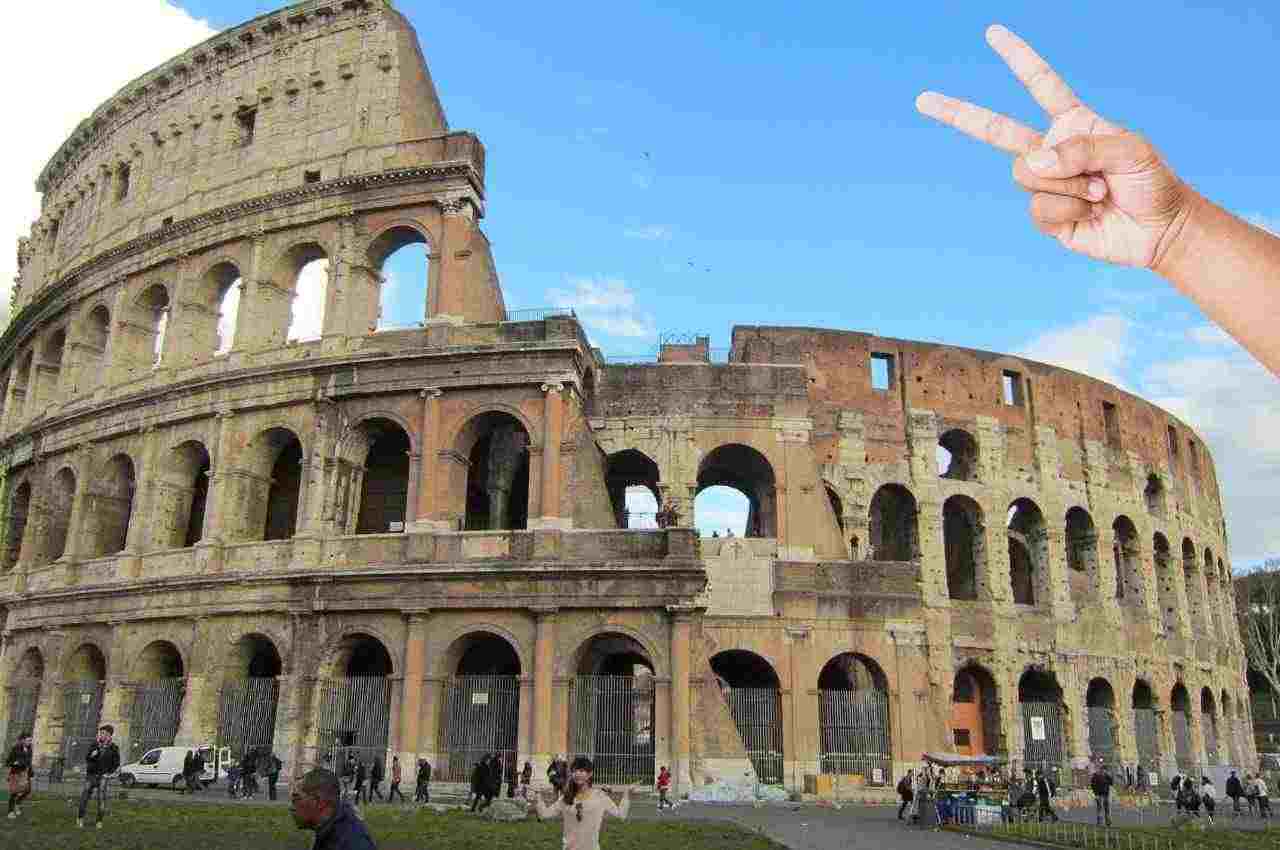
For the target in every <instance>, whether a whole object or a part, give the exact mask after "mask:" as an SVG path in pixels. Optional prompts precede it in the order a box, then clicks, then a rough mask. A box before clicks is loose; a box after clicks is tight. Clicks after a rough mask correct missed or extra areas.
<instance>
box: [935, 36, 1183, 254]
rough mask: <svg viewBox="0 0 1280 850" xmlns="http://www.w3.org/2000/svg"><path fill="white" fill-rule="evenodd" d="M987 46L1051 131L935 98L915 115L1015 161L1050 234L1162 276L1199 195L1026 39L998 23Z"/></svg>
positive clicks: (1035, 218)
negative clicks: (1086, 99) (1083, 98)
mask: <svg viewBox="0 0 1280 850" xmlns="http://www.w3.org/2000/svg"><path fill="white" fill-rule="evenodd" d="M987 43H988V44H990V45H991V47H992V49H994V50H995V51H996V52H997V53H999V54H1000V56H1001V58H1002V59H1004V61H1005V64H1007V65H1008V66H1009V69H1010V70H1011V71H1013V73H1014V75H1015V76H1017V78H1018V79H1019V80H1021V81H1022V84H1023V85H1024V86H1026V88H1027V91H1029V92H1030V93H1031V96H1032V97H1033V98H1035V100H1036V102H1037V103H1039V104H1040V106H1041V107H1043V108H1044V110H1045V112H1047V113H1048V114H1049V117H1050V119H1051V123H1050V125H1049V130H1048V132H1046V133H1045V134H1043V135H1041V134H1040V133H1038V132H1036V131H1035V130H1032V129H1031V128H1030V127H1027V126H1025V125H1023V124H1020V123H1018V122H1017V121H1014V120H1013V119H1011V118H1009V117H1007V116H1005V115H1001V114H999V113H996V112H992V111H991V110H989V109H984V108H983V107H981V106H976V105H975V104H972V103H968V102H966V101H963V100H956V99H955V98H951V97H947V96H946V95H942V94H938V93H937V92H932V91H926V92H924V93H922V94H921V95H920V96H919V97H917V98H916V108H917V109H918V110H920V112H921V113H923V114H924V115H927V116H929V117H930V118H934V119H936V120H938V121H941V122H942V123H944V124H950V125H951V126H952V127H955V128H956V129H957V130H960V131H961V132H963V133H966V134H967V135H970V136H973V137H974V138H975V139H978V140H979V141H983V142H986V143H987V144H989V145H992V146H993V147H997V148H1000V149H1001V150H1004V151H1008V152H1009V153H1012V154H1014V155H1015V157H1016V158H1015V159H1014V164H1013V179H1014V180H1015V181H1017V182H1018V183H1019V184H1020V185H1021V186H1022V187H1023V188H1025V189H1026V190H1027V191H1029V192H1031V209H1030V213H1031V219H1032V222H1033V223H1034V224H1035V226H1036V228H1037V229H1039V230H1040V231H1041V232H1042V233H1044V234H1046V235H1048V236H1052V237H1054V238H1056V239H1057V240H1058V241H1059V242H1061V243H1062V244H1063V245H1064V246H1066V247H1067V248H1069V249H1071V250H1072V251H1076V252H1079V253H1081V254H1085V255H1087V256H1090V257H1094V258H1096V259H1099V260H1108V261H1110V262H1114V263H1121V264H1123V265H1129V266H1140V267H1144V268H1152V269H1155V268H1156V267H1157V266H1158V265H1159V263H1160V261H1161V259H1162V258H1163V257H1164V256H1165V254H1166V253H1167V252H1168V250H1169V247H1170V245H1172V243H1173V242H1174V240H1175V239H1176V237H1177V235H1178V233H1179V231H1180V230H1181V228H1182V225H1183V224H1184V223H1185V221H1186V218H1187V216H1188V215H1189V214H1190V208H1191V204H1192V199H1193V198H1194V197H1195V193H1194V192H1193V191H1192V190H1191V189H1190V188H1189V187H1188V186H1187V185H1186V184H1184V183H1183V182H1182V181H1181V180H1179V179H1178V177H1177V175H1175V174H1174V173H1173V171H1172V170H1170V168H1169V166H1168V165H1167V164H1166V163H1165V162H1164V159H1163V158H1162V157H1161V156H1160V154H1159V153H1158V152H1157V151H1156V149H1155V148H1153V147H1152V146H1151V145H1150V143H1148V142H1147V141H1146V140H1145V139H1143V138H1142V137H1141V136H1139V135H1137V134H1136V133H1131V132H1129V131H1128V130H1125V129H1123V128H1121V127H1118V126H1116V125H1114V124H1111V123H1110V122H1108V121H1106V120H1104V119H1103V118H1101V117H1100V116H1099V115H1098V114H1097V113H1095V112H1094V111H1093V110H1091V109H1089V107H1087V106H1085V105H1084V104H1083V103H1081V102H1080V100H1079V99H1078V98H1077V97H1076V96H1075V93H1074V92H1072V91H1071V89H1070V87H1069V86H1068V85H1067V84H1066V83H1065V82H1063V80H1062V78H1061V77H1059V76H1058V75H1057V74H1056V73H1055V72H1054V70H1053V69H1052V68H1051V67H1049V64H1048V63H1047V62H1045V61H1044V59H1042V58H1040V56H1039V54H1037V53H1036V52H1035V51H1034V50H1032V49H1031V47H1030V46H1029V45H1027V43H1026V42H1024V41H1023V40H1022V39H1020V38H1018V37H1017V36H1016V35H1014V34H1013V33H1012V32H1010V31H1009V30H1007V29H1005V28H1004V27H1002V26H999V25H995V26H991V27H988V28H987Z"/></svg>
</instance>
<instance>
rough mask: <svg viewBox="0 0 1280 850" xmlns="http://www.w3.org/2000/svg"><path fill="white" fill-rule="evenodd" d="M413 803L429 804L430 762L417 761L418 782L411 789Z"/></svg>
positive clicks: (424, 760)
mask: <svg viewBox="0 0 1280 850" xmlns="http://www.w3.org/2000/svg"><path fill="white" fill-rule="evenodd" d="M413 802H415V803H430V802H431V762H429V761H427V760H426V759H418V781H417V784H416V785H415V786H414V789H413Z"/></svg>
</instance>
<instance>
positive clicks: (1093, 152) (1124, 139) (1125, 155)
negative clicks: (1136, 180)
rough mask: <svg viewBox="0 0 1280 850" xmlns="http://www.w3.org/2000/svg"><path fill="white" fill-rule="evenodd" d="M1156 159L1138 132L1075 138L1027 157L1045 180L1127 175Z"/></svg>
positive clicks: (1032, 166)
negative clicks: (1048, 178) (1098, 174)
mask: <svg viewBox="0 0 1280 850" xmlns="http://www.w3.org/2000/svg"><path fill="white" fill-rule="evenodd" d="M1154 158H1155V151H1154V149H1153V148H1152V147H1151V145H1150V143H1148V142H1147V140H1146V139H1144V138H1142V137H1141V136H1138V135H1136V134H1134V133H1120V134H1117V135H1094V136H1073V137H1072V138H1070V139H1067V140H1066V141H1064V142H1061V143H1059V144H1057V145H1054V146H1053V147H1051V148H1044V149H1043V150H1038V151H1032V152H1031V153H1029V154H1027V155H1026V162H1027V167H1028V168H1030V169H1031V171H1032V172H1034V173H1035V174H1037V175H1039V176H1041V177H1057V178H1067V177H1076V176H1078V175H1080V174H1086V173H1093V174H1097V173H1101V174H1125V173H1128V172H1133V171H1138V170H1141V169H1142V168H1143V167H1144V166H1145V165H1147V164H1148V163H1150V162H1151V161H1152V160H1153V159H1154Z"/></svg>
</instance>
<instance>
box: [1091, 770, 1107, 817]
mask: <svg viewBox="0 0 1280 850" xmlns="http://www.w3.org/2000/svg"><path fill="white" fill-rule="evenodd" d="M1111 785H1112V779H1111V774H1110V772H1108V771H1107V768H1106V766H1105V765H1103V764H1102V763H1101V762H1099V763H1098V766H1097V767H1096V768H1095V769H1094V771H1093V776H1090V777H1089V790H1090V791H1092V792H1093V804H1094V807H1095V808H1096V809H1097V812H1098V826H1102V822H1103V819H1104V818H1105V819H1106V824H1107V826H1111Z"/></svg>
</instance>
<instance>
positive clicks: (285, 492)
mask: <svg viewBox="0 0 1280 850" xmlns="http://www.w3.org/2000/svg"><path fill="white" fill-rule="evenodd" d="M241 463H242V464H243V466H242V469H243V471H244V472H245V473H247V474H246V475H243V476H238V477H236V478H233V479H232V480H231V484H230V485H229V486H232V487H239V488H242V489H241V491H240V492H239V493H238V494H237V496H238V498H233V499H231V500H229V504H242V505H245V506H246V508H245V515H244V521H243V522H244V524H243V526H242V527H241V529H240V531H239V534H238V535H237V539H240V540H288V539H289V538H291V537H293V535H294V532H295V531H296V530H297V522H298V499H299V497H300V496H301V493H302V442H301V441H300V440H299V439H298V437H297V435H296V434H294V433H293V432H292V431H290V430H289V429H288V428H270V429H268V430H266V431H263V432H262V433H260V434H258V436H256V437H254V438H253V441H252V442H250V443H249V445H248V446H246V447H245V449H244V452H243V454H242V456H241Z"/></svg>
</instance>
